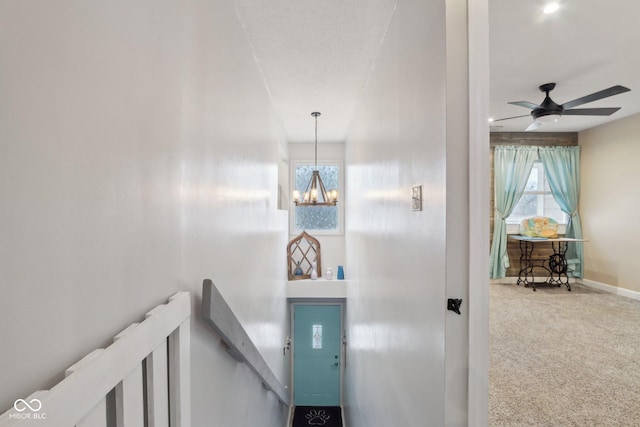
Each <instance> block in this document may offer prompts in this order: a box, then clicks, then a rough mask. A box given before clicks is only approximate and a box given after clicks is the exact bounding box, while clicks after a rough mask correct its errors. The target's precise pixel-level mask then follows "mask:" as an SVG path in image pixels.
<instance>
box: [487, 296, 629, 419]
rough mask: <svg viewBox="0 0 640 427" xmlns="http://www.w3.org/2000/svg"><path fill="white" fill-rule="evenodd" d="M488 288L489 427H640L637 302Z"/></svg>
mask: <svg viewBox="0 0 640 427" xmlns="http://www.w3.org/2000/svg"><path fill="white" fill-rule="evenodd" d="M490 288H491V291H490V293H491V299H490V303H491V308H490V359H489V360H490V362H489V363H490V368H489V380H490V386H489V425H490V426H491V427H499V426H505V427H518V426H538V427H542V426H544V427H555V426H558V427H564V426H576V427H589V426H606V427H618V426H635V427H637V426H640V301H636V300H632V299H629V298H624V297H619V296H615V295H612V294H609V293H605V292H600V291H597V290H593V289H591V288H588V287H585V286H582V285H578V284H576V285H572V288H573V291H572V292H567V290H566V288H565V287H562V288H544V289H538V291H537V292H533V291H532V290H531V289H530V288H524V287H522V286H516V285H513V284H511V285H498V284H492V285H491V286H490Z"/></svg>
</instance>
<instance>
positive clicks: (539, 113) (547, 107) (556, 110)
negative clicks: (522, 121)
mask: <svg viewBox="0 0 640 427" xmlns="http://www.w3.org/2000/svg"><path fill="white" fill-rule="evenodd" d="M555 87H556V84H555V83H545V84H543V85H541V86H540V87H539V89H540V91H541V92H544V93H545V95H546V96H545V98H544V101H542V104H540V106H539V107H538V108H534V109H533V111H531V116H532V117H533V119H534V120H537V121H539V122H553V121H556V120H558V118H560V116H562V112H563V111H564V108H562V105H558V104H556V103H555V102H554V101H553V99H551V98H550V97H549V92H551V91H552V90H553V89H554V88H555Z"/></svg>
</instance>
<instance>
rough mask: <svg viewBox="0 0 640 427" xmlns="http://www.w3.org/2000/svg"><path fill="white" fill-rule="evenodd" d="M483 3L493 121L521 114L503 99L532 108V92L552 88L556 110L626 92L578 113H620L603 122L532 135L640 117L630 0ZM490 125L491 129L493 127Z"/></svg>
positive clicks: (572, 123)
mask: <svg viewBox="0 0 640 427" xmlns="http://www.w3.org/2000/svg"><path fill="white" fill-rule="evenodd" d="M556 1H557V2H558V3H559V5H560V8H559V9H558V11H557V12H555V13H554V14H549V15H545V14H544V13H542V9H543V7H544V5H545V2H546V0H528V1H513V0H489V31H490V52H491V53H490V55H491V58H490V61H491V62H490V64H491V92H490V94H491V101H490V102H491V103H490V115H491V117H493V118H496V119H498V118H503V117H512V116H518V115H522V114H528V113H529V112H530V111H531V110H529V109H526V108H523V107H519V106H515V105H509V104H507V102H509V101H530V102H533V103H535V104H540V103H541V102H542V100H543V99H544V93H542V92H540V91H539V90H538V86H540V85H542V84H544V83H551V82H554V83H556V88H555V89H554V90H553V91H552V92H551V93H550V96H551V98H552V99H553V100H554V101H556V102H557V103H558V104H563V103H565V102H567V101H570V100H573V99H576V98H580V97H582V96H584V95H588V94H591V93H593V92H597V91H599V90H602V89H606V88H608V87H611V86H614V85H622V86H626V87H628V88H629V89H631V92H627V93H623V94H620V95H615V96H612V97H610V98H606V99H602V100H600V101H596V102H592V103H588V104H584V105H582V106H580V107H579V108H592V107H622V108H621V109H620V110H619V111H618V112H616V113H614V114H613V115H612V116H609V117H594V116H590V117H578V116H564V117H561V118H560V120H558V121H557V122H555V123H548V124H544V125H542V126H541V127H540V128H539V129H538V130H537V132H577V131H581V130H584V129H588V128H590V127H594V126H597V125H600V124H603V123H606V122H608V121H613V120H617V119H620V118H623V117H627V116H630V115H633V114H637V113H640V54H638V48H637V46H640V28H638V27H639V26H640V3H638V2H637V1H634V0H607V1H602V0H556ZM531 122H532V119H531V117H525V118H521V119H513V120H505V121H501V122H497V123H494V124H493V125H492V130H494V131H503V132H517V131H524V130H525V129H526V128H527V126H529V124H531ZM494 125H495V126H494Z"/></svg>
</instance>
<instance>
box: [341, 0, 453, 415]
mask: <svg viewBox="0 0 640 427" xmlns="http://www.w3.org/2000/svg"><path fill="white" fill-rule="evenodd" d="M444 6H445V5H444V1H429V2H424V1H419V0H412V1H403V2H398V5H397V9H396V12H395V15H394V17H393V19H392V21H391V23H390V27H389V29H388V32H387V35H386V38H385V41H384V43H383V45H382V47H381V51H380V56H379V57H378V60H377V62H376V65H375V68H374V70H373V74H372V76H371V78H370V81H369V84H368V87H367V89H366V93H365V96H364V99H363V100H362V101H361V102H360V105H359V107H358V111H357V114H356V117H355V119H354V122H353V124H352V127H351V131H350V133H349V135H348V138H347V142H346V159H347V184H346V186H347V196H346V200H345V203H346V206H347V213H348V216H347V234H346V248H347V249H346V250H347V262H348V265H349V271H350V278H349V283H348V287H347V300H348V307H347V339H348V345H347V349H348V350H347V351H348V354H347V370H346V397H345V400H346V405H345V406H346V413H347V417H348V421H349V426H350V427H359V426H391V425H393V426H443V425H445V413H444V407H445V397H444V389H445V385H444V384H445V333H444V328H445V326H444V319H445V315H446V313H445V306H446V299H445V279H446V277H445V261H446V258H445V249H446V232H445V230H446V228H445V227H446V218H445V214H446V179H447V175H446V115H445V108H446V90H445V89H446V57H445V7H444ZM414 185H422V186H423V189H422V190H423V195H424V203H423V211H422V212H412V211H411V187H412V186H414Z"/></svg>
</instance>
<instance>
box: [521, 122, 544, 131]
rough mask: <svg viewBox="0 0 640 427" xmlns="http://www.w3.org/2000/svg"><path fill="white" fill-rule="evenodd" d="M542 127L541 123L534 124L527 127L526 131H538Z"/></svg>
mask: <svg viewBox="0 0 640 427" xmlns="http://www.w3.org/2000/svg"><path fill="white" fill-rule="evenodd" d="M539 127H540V122H533V123H531V124H530V125H529V127H527V128H526V129H525V130H524V131H525V132H529V131H530V130H536V129H538V128H539Z"/></svg>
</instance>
